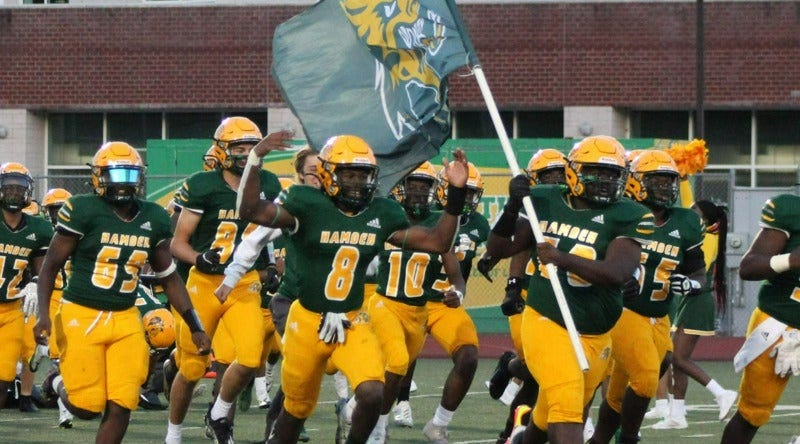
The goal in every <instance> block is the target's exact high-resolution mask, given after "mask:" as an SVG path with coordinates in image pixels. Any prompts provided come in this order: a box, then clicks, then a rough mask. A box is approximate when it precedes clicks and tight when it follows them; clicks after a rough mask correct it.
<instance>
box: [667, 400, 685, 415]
mask: <svg viewBox="0 0 800 444" xmlns="http://www.w3.org/2000/svg"><path fill="white" fill-rule="evenodd" d="M669 416H671V417H673V418H685V417H686V400H684V399H673V400H672V407H671V408H670V412H669Z"/></svg>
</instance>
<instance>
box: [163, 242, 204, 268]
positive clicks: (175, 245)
mask: <svg viewBox="0 0 800 444" xmlns="http://www.w3.org/2000/svg"><path fill="white" fill-rule="evenodd" d="M169 249H170V252H171V253H172V255H173V256H175V258H176V259H178V260H180V261H182V262H186V263H187V264H190V265H194V263H195V261H196V260H197V255H198V254H200V253H198V252H197V251H195V249H194V248H192V246H191V245H189V243H188V242H186V241H185V240H182V239H178V238H173V239H172V242H171V243H170V246H169Z"/></svg>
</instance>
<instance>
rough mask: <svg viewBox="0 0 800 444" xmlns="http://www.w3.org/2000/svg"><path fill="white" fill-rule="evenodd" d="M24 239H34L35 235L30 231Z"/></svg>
mask: <svg viewBox="0 0 800 444" xmlns="http://www.w3.org/2000/svg"><path fill="white" fill-rule="evenodd" d="M25 239H28V240H32V241H35V240H36V235H35V234H34V233H31V234H29V235H27V236H25Z"/></svg>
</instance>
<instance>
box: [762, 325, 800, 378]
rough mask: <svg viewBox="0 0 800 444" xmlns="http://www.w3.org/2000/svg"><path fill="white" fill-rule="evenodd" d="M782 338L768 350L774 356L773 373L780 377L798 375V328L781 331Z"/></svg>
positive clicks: (799, 369)
mask: <svg viewBox="0 0 800 444" xmlns="http://www.w3.org/2000/svg"><path fill="white" fill-rule="evenodd" d="M781 337H782V338H783V340H782V341H781V342H779V343H778V345H776V346H775V347H773V348H772V351H771V352H769V357H770V358H775V374H776V375H779V376H780V377H781V378H785V377H786V376H787V375H792V374H793V375H800V330H787V331H784V332H783V333H781Z"/></svg>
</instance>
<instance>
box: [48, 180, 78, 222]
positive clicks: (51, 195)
mask: <svg viewBox="0 0 800 444" xmlns="http://www.w3.org/2000/svg"><path fill="white" fill-rule="evenodd" d="M70 197H72V193H70V192H69V191H67V190H65V189H63V188H52V189H50V190H48V191H47V193H45V195H44V199H43V200H42V206H43V207H44V218H45V219H47V220H49V221H50V222H51V223H53V225H55V222H56V215H57V214H58V210H60V209H61V207H62V206H64V204H65V203H66V202H67V199H69V198H70Z"/></svg>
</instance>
